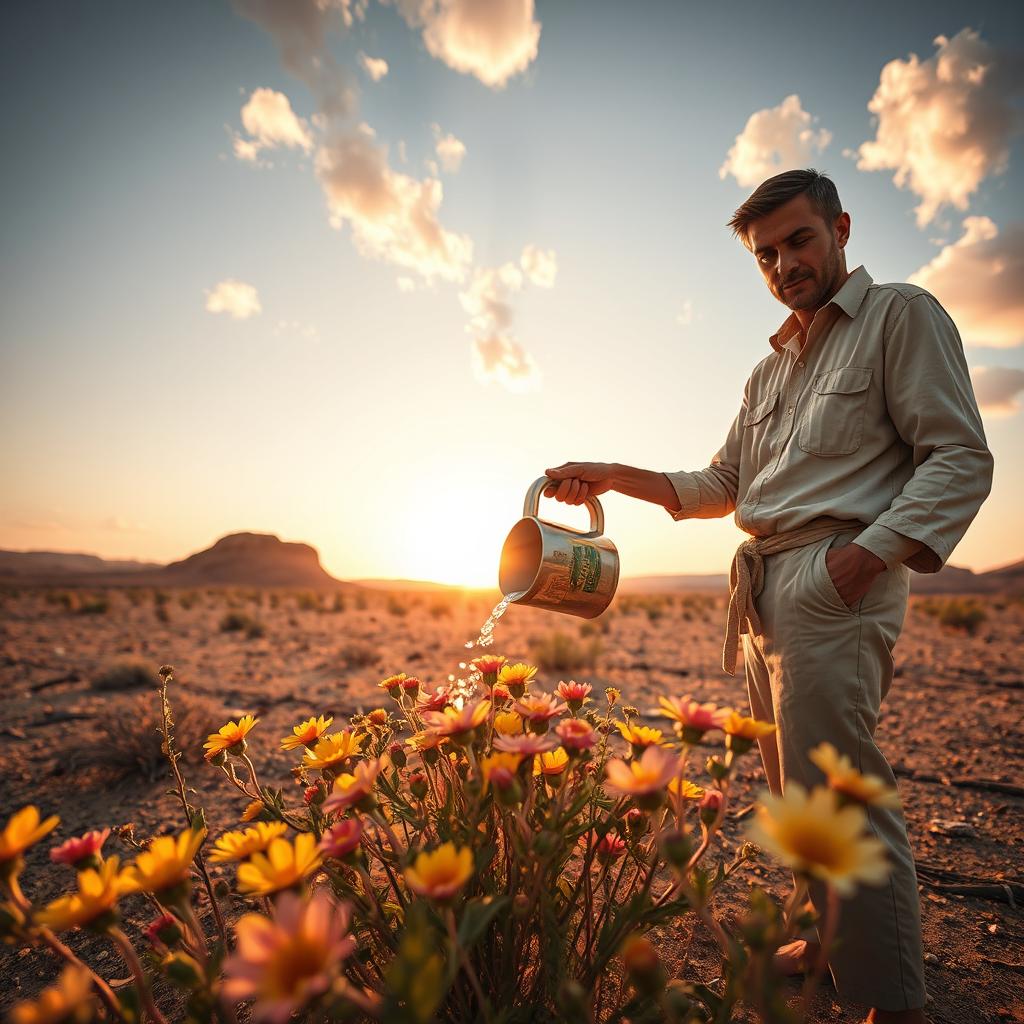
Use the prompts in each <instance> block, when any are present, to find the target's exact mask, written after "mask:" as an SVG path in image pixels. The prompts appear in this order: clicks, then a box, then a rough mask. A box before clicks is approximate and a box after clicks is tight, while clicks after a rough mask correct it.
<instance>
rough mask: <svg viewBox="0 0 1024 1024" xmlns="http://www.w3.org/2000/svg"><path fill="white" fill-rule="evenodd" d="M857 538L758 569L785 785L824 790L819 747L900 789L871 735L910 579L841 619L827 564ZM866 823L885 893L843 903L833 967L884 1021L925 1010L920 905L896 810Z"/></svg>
mask: <svg viewBox="0 0 1024 1024" xmlns="http://www.w3.org/2000/svg"><path fill="white" fill-rule="evenodd" d="M852 536H853V535H852V534H850V535H843V536H842V537H841V538H834V539H833V540H832V541H831V542H830V541H824V542H822V543H820V544H815V545H810V546H808V547H806V548H800V549H798V550H796V551H792V552H785V553H783V554H781V555H775V556H772V557H770V558H768V559H766V562H765V587H764V590H763V591H762V593H761V595H760V597H759V598H758V602H757V605H758V612H759V614H760V616H761V621H762V623H763V625H764V636H763V637H761V638H759V641H758V646H759V648H760V651H761V654H762V657H763V660H764V664H765V666H766V668H767V671H768V674H769V677H770V683H771V691H772V705H773V712H774V718H775V722H776V724H777V726H778V733H777V735H776V740H777V744H778V753H779V763H780V774H781V779H782V784H783V785H785V784H786V783H787V782H790V781H796V782H799V783H801V784H802V785H804V786H806V787H807V788H810V787H812V786H815V785H818V784H821V783H822V782H823V775H822V773H821V772H820V770H819V769H818V768H817V767H816V766H815V765H814V764H813V762H811V761H810V759H809V758H808V752H809V751H810V750H811V749H813V748H814V747H815V746H817V745H818V744H819V743H821V742H824V741H827V742H829V743H831V744H832V745H833V746H834V747H836V749H837V750H838V751H839V752H840V753H841V754H845V755H846V756H847V757H849V758H850V759H851V761H852V762H853V765H854V767H855V768H857V769H858V770H859V771H861V772H863V773H865V774H871V775H878V776H880V777H881V778H883V779H885V780H886V782H887V783H889V784H890V785H895V777H894V775H893V773H892V769H891V768H890V767H889V764H888V762H887V761H886V760H885V757H884V755H883V754H882V752H881V751H880V750H879V749H878V747H877V746H876V744H875V742H874V732H875V726H876V724H877V720H878V710H879V706H880V704H881V701H882V700H883V698H884V697H885V695H886V693H887V692H888V690H889V686H890V684H891V682H892V675H893V663H892V647H893V645H894V644H895V642H896V638H897V637H898V635H899V632H900V629H901V627H902V623H903V616H904V614H905V611H906V602H907V590H908V582H909V572H908V570H906V569H905V568H903V567H900V568H898V569H896V570H894V571H889V572H884V573H882V574H881V575H880V576H879V578H878V580H876V582H875V585H874V586H873V587H872V589H871V590H870V591H869V593H868V594H867V595H866V596H865V598H864V599H863V601H861V602H860V605H859V606H858V607H857V608H855V609H854V610H853V611H851V610H850V609H848V608H846V606H845V605H844V604H843V602H842V599H841V598H840V597H839V595H838V593H836V591H835V587H834V586H833V584H832V582H831V580H830V579H829V577H828V574H827V570H826V567H825V553H826V551H827V550H828V548H829V546H830V544H832V545H841V544H843V543H847V542H848V541H849V540H850V539H851V537H852ZM868 819H869V828H870V830H871V832H873V833H874V834H875V835H876V836H877V837H878V838H879V839H880V840H881V841H882V842H883V843H884V844H885V846H886V847H887V852H888V859H889V863H890V865H891V875H890V877H889V879H888V880H887V881H886V882H885V883H884V884H883V885H881V886H859V887H858V889H857V891H856V893H855V894H854V895H853V896H852V897H851V898H849V899H847V900H844V901H843V902H842V905H841V911H840V918H839V929H838V934H837V942H836V945H835V946H834V948H833V950H832V953H831V955H830V958H829V959H830V964H829V966H830V967H831V969H832V975H833V978H834V980H835V983H836V988H837V990H838V992H839V993H840V995H841V996H842V997H844V998H849V999H853V1000H856V1001H858V1002H861V1003H865V1004H866V1005H868V1006H871V1007H877V1008H878V1009H880V1010H891V1011H895V1010H907V1009H912V1008H915V1007H921V1006H923V1005H924V1001H925V990H924V977H923V963H922V950H921V925H920V905H919V902H918V893H917V878H916V874H915V872H914V862H913V856H912V854H911V851H910V844H909V842H908V840H907V834H906V824H905V821H904V818H903V815H902V813H901V812H900V811H890V810H885V809H882V808H877V807H872V808H870V809H869V813H868ZM811 898H812V900H813V902H814V904H815V906H816V907H817V909H818V911H819V913H823V912H824V910H825V899H824V888H823V886H820V885H816V886H812V888H811Z"/></svg>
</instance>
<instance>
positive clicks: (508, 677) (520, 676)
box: [498, 662, 537, 687]
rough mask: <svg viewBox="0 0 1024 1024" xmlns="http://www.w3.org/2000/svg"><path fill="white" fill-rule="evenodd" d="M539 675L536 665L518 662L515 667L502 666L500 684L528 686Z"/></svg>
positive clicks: (499, 670) (499, 672) (499, 673)
mask: <svg viewBox="0 0 1024 1024" xmlns="http://www.w3.org/2000/svg"><path fill="white" fill-rule="evenodd" d="M536 674H537V666H536V665H527V664H525V663H524V662H518V663H517V664H515V665H502V666H501V668H500V669H498V682H499V683H501V684H502V685H503V686H506V687H508V686H526V684H527V683H529V681H530V680H531V679H532V678H533V677H534V676H535V675H536Z"/></svg>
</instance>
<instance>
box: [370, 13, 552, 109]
mask: <svg viewBox="0 0 1024 1024" xmlns="http://www.w3.org/2000/svg"><path fill="white" fill-rule="evenodd" d="M385 2H386V0H385ZM392 2H394V5H395V6H396V7H397V8H398V10H399V11H400V12H401V14H402V16H403V17H404V18H405V20H406V22H407V23H408V24H409V27H410V28H416V29H420V30H421V31H422V34H423V43H424V45H425V46H426V48H427V52H428V53H430V55H431V56H433V57H436V58H437V59H438V60H440V61H443V62H444V63H445V64H447V65H448V67H450V68H454V69H455V70H456V71H461V72H462V73H463V74H468V75H474V76H476V77H477V78H478V79H479V80H480V81H481V82H483V83H484V85H488V86H491V87H492V88H495V89H500V88H502V87H503V86H504V85H505V83H506V82H508V80H509V79H510V78H511V77H512V76H513V75H516V74H518V73H519V72H520V71H524V70H525V69H526V68H527V67H529V66H530V64H531V63H532V62H533V61H534V60H535V59H536V57H537V47H538V43H539V42H540V29H541V26H540V22H539V21H537V20H536V18H535V17H534V5H533V0H392Z"/></svg>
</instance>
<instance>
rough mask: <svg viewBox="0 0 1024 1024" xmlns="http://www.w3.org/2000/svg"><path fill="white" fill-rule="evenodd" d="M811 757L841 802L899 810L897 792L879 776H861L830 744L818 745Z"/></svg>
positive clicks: (846, 758) (847, 759)
mask: <svg viewBox="0 0 1024 1024" xmlns="http://www.w3.org/2000/svg"><path fill="white" fill-rule="evenodd" d="M810 758H811V760H812V761H813V762H814V763H815V764H816V765H817V766H818V767H819V768H820V769H821V770H822V771H823V772H824V773H825V778H826V779H827V780H828V784H829V787H830V788H831V789H833V790H835V792H836V793H837V794H839V798H840V800H844V801H846V802H851V803H857V804H874V805H875V806H876V807H889V808H893V809H895V810H898V809H899V807H900V795H899V793H898V792H897V790H896V789H894V788H893V787H892V786H890V785H888V784H887V783H886V781H885V780H884V779H882V778H881V777H880V776H878V775H861V773H860V772H859V771H857V769H856V768H854V767H853V762H852V761H851V760H850V759H849V758H848V757H846V755H845V754H840V753H839V751H838V750H836V748H835V747H833V746H832V744H831V743H820V744H819V745H818V746H816V747H815V748H814V749H813V750H812V751H811V753H810Z"/></svg>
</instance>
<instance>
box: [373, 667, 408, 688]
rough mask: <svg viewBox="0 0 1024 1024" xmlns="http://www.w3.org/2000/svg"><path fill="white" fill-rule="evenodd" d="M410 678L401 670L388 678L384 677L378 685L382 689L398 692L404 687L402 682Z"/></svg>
mask: <svg viewBox="0 0 1024 1024" xmlns="http://www.w3.org/2000/svg"><path fill="white" fill-rule="evenodd" d="M408 678H409V677H408V676H407V675H406V674H405V673H404V672H399V673H398V674H397V675H393V676H388V677H387V679H382V680H381V681H380V682H379V683H378V684H377V685H378V686H379V687H380V688H381V689H382V690H387V691H388V692H391V691H394V692H395V693H398V691H399V690H400V689H401V688H402V683H403V682H404V681H405V680H406V679H408Z"/></svg>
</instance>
